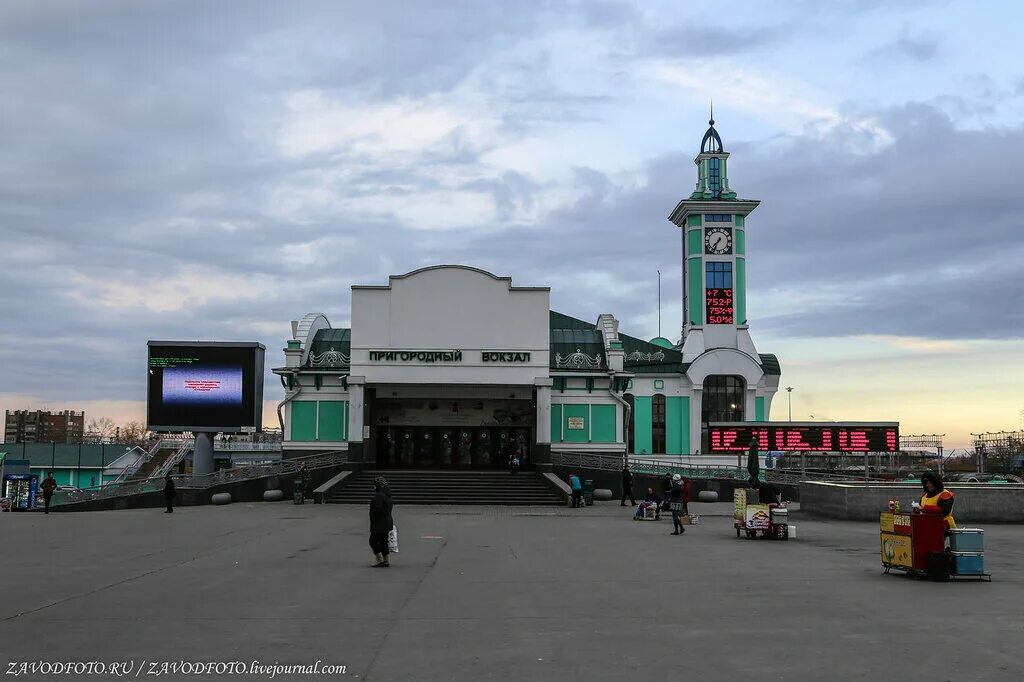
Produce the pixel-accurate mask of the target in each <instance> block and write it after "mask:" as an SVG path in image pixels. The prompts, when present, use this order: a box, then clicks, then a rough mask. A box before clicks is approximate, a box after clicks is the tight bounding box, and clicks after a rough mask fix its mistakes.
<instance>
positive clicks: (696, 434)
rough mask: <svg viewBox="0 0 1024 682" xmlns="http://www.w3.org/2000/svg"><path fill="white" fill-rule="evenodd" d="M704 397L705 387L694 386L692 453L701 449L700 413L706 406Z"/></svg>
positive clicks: (691, 418) (691, 422) (691, 431)
mask: <svg viewBox="0 0 1024 682" xmlns="http://www.w3.org/2000/svg"><path fill="white" fill-rule="evenodd" d="M703 398H704V388H703V387H702V386H694V387H693V394H692V397H691V398H690V454H692V453H694V452H697V451H698V450H700V415H701V412H702V411H703V407H704V406H703ZM701 454H704V453H701Z"/></svg>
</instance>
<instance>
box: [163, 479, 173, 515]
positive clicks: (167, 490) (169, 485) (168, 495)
mask: <svg viewBox="0 0 1024 682" xmlns="http://www.w3.org/2000/svg"><path fill="white" fill-rule="evenodd" d="M164 500H165V501H166V502H167V509H165V510H164V514H170V513H172V512H173V511H174V479H172V478H171V472H169V471H168V472H167V479H166V480H165V482H164Z"/></svg>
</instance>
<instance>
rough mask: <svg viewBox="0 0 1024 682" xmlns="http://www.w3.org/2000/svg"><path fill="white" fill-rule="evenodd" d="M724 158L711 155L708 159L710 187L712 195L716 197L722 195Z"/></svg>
mask: <svg viewBox="0 0 1024 682" xmlns="http://www.w3.org/2000/svg"><path fill="white" fill-rule="evenodd" d="M721 164H722V160H721V159H719V158H718V157H715V156H713V157H711V158H710V159H708V189H710V190H711V196H712V197H714V198H715V199H717V198H719V197H720V196H722V176H721V173H722V168H721Z"/></svg>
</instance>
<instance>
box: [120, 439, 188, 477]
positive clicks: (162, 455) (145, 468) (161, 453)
mask: <svg viewBox="0 0 1024 682" xmlns="http://www.w3.org/2000/svg"><path fill="white" fill-rule="evenodd" d="M180 448H181V445H180V444H174V445H171V446H170V447H166V448H160V449H159V450H157V451H156V452H155V453H154V454H153V457H152V458H150V460H149V461H148V462H145V463H144V464H143V465H142V466H140V467H139V470H138V471H136V472H135V474H134V475H133V476H132V477H131V478H130V479H129V480H132V481H145V480H146V479H147V478H149V477H150V476H152V475H153V472H154V471H156V470H157V469H159V468H160V465H161V464H163V463H164V462H166V461H167V460H168V459H169V458H170V457H173V456H174V455H175V453H177V452H178V450H179V449H180Z"/></svg>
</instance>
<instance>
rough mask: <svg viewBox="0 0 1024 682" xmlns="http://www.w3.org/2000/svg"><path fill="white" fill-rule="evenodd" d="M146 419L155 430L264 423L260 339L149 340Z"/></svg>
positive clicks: (237, 429)
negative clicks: (241, 341) (205, 340)
mask: <svg viewBox="0 0 1024 682" xmlns="http://www.w3.org/2000/svg"><path fill="white" fill-rule="evenodd" d="M148 345H149V362H148V365H149V366H148V377H147V379H148V381H147V383H148V389H149V390H148V392H147V409H146V412H147V424H148V426H149V428H150V429H151V430H153V431H224V432H226V433H238V432H240V431H242V430H243V429H249V428H255V429H257V430H259V428H260V427H261V421H262V420H261V417H262V412H263V358H264V353H265V351H264V348H263V346H262V345H261V344H258V343H225V342H206V343H204V342H175V341H150V342H149V344H148Z"/></svg>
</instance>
